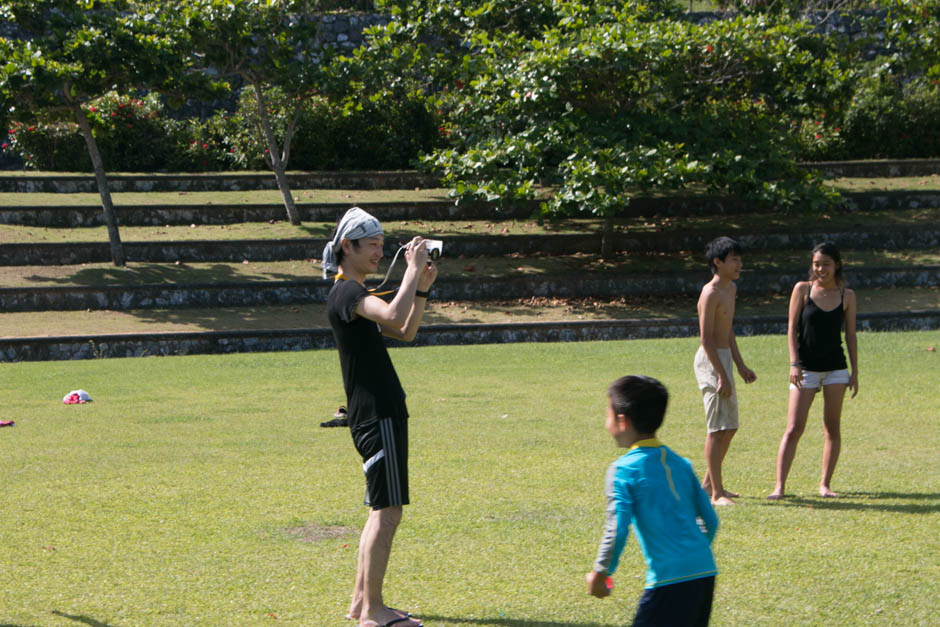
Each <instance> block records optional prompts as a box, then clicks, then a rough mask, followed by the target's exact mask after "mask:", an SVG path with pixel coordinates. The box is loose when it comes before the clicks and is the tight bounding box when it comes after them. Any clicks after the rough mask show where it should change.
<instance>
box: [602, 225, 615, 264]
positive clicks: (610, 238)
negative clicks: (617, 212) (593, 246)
mask: <svg viewBox="0 0 940 627" xmlns="http://www.w3.org/2000/svg"><path fill="white" fill-rule="evenodd" d="M613 256H614V216H604V229H603V231H601V258H603V259H611V258H613Z"/></svg>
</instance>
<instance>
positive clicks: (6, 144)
mask: <svg viewBox="0 0 940 627" xmlns="http://www.w3.org/2000/svg"><path fill="white" fill-rule="evenodd" d="M9 145H10V144H8V143H6V142H3V143H2V144H0V148H3V149H4V150H6V149H7V146H9Z"/></svg>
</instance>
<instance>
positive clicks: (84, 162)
mask: <svg viewBox="0 0 940 627" xmlns="http://www.w3.org/2000/svg"><path fill="white" fill-rule="evenodd" d="M2 149H3V151H4V152H9V153H12V154H15V155H17V156H18V157H19V158H20V160H21V161H22V162H23V164H24V165H25V166H26V167H27V168H30V169H40V170H69V171H79V172H80V171H88V170H90V169H91V160H90V159H89V158H88V150H87V149H86V148H85V142H84V141H82V137H81V135H80V134H79V132H78V125H77V124H69V123H67V122H57V123H51V124H39V123H36V124H23V123H21V122H12V123H10V125H9V128H8V129H7V130H6V138H4V140H3V146H2Z"/></svg>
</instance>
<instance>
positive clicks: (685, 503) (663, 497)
mask: <svg viewBox="0 0 940 627" xmlns="http://www.w3.org/2000/svg"><path fill="white" fill-rule="evenodd" d="M607 396H608V398H609V401H610V402H609V404H608V407H607V424H606V427H607V432H608V433H610V435H611V436H612V437H613V438H614V440H615V441H616V442H617V444H618V445H619V446H622V447H625V448H628V449H629V450H628V451H627V453H626V454H625V455H623V456H622V457H621V458H620V459H618V460H617V461H615V462H614V463H612V464H611V465H610V468H609V469H608V471H607V482H606V493H607V524H606V526H605V529H604V537H603V539H602V540H601V545H600V549H599V550H598V553H597V560H596V561H595V562H594V569H593V570H592V571H591V572H589V573H588V574H587V576H586V580H587V587H588V592H589V593H590V594H591V595H593V596H596V597H598V598H602V597H605V596H608V595H609V594H610V585H611V584H610V583H609V582H610V575H612V574H613V573H614V572H615V571H616V570H617V562H618V561H619V559H620V554H621V553H622V552H623V547H624V545H625V544H626V542H627V533H628V531H629V526H630V525H633V529H634V531H635V533H636V537H637V540H638V541H639V543H640V548H641V549H642V550H643V557H644V558H645V559H646V565H647V571H646V589H645V590H644V592H643V596H642V597H641V598H640V602H639V605H638V606H637V611H636V617H635V618H634V622H633V624H634V626H640V625H707V624H708V620H709V616H710V615H711V606H712V595H713V593H714V589H715V575H716V574H717V572H718V571H717V569H716V568H715V559H714V557H713V556H712V551H711V542H712V540H713V539H714V537H715V532H716V531H717V529H718V517H717V516H716V515H715V510H714V509H713V508H712V505H711V502H710V500H709V498H708V495H707V494H705V490H703V489H702V486H701V484H700V483H699V481H698V479H697V478H696V476H695V473H694V472H693V471H692V464H691V463H689V461H688V460H687V459H684V458H682V457H680V456H678V455H676V454H675V453H674V452H672V451H671V450H670V449H669V448H668V447H666V446H665V445H664V444H663V443H662V442H660V441H659V440H657V439H656V430H657V429H658V428H659V427H660V425H661V424H662V422H663V417H664V416H665V414H666V404H667V402H668V400H669V393H668V392H667V391H666V388H665V387H664V386H663V384H662V383H660V382H659V381H657V380H656V379H653V378H650V377H643V376H628V377H621V378H620V379H617V380H616V381H614V382H613V383H612V384H611V386H610V388H609V389H608V391H607Z"/></svg>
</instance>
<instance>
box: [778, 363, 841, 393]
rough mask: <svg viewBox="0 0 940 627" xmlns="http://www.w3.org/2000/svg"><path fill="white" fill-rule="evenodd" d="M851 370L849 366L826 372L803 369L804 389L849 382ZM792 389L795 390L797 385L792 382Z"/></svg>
mask: <svg viewBox="0 0 940 627" xmlns="http://www.w3.org/2000/svg"><path fill="white" fill-rule="evenodd" d="M848 382H849V371H848V369H847V368H843V369H842V370H826V371H825V372H816V371H814V370H804V371H803V382H802V383H803V389H804V390H812V389H816V388H819V387H822V386H824V385H836V384H838V383H845V384H848ZM790 389H791V390H795V389H796V386H795V385H793V384H792V383H791V384H790Z"/></svg>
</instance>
